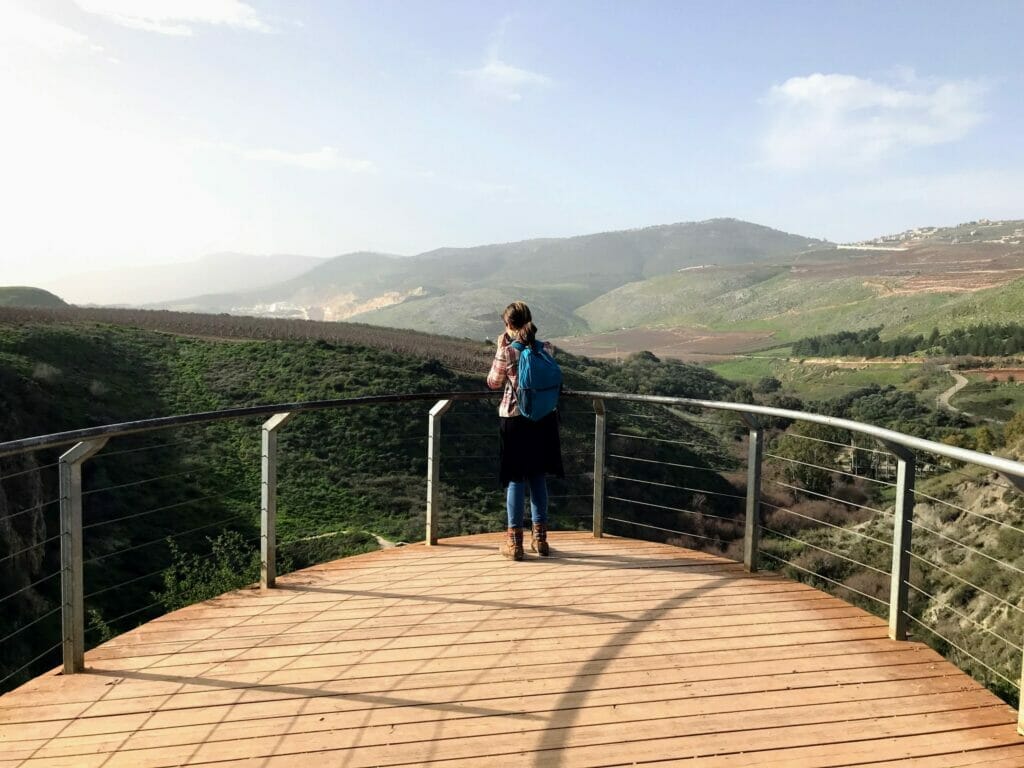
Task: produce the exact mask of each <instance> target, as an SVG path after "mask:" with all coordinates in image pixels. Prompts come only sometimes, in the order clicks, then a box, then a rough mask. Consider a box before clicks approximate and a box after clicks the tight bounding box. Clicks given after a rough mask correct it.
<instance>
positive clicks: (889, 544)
mask: <svg viewBox="0 0 1024 768" xmlns="http://www.w3.org/2000/svg"><path fill="white" fill-rule="evenodd" d="M761 504H763V505H764V506H766V507H771V508H772V509H777V510H779V511H780V512H785V513H786V514H789V515H794V516H796V517H800V518H803V519H804V520H810V521H811V522H814V523H817V524H818V525H824V526H826V527H827V528H834V529H835V530H837V531H842V532H843V533H852V534H853V535H854V536H859V537H860V538H862V539H866V540H868V541H873V542H875V543H877V544H882V545H883V546H886V547H892V542H891V541H885V540H884V539H877V538H875V537H874V536H870V535H868V534H866V533H861V532H860V531H855V530H853V529H852V528H844V527H843V526H841V525H836V524H835V523H830V522H827V521H825V520H819V519H818V518H817V517H811V516H810V515H805V514H802V513H800V512H795V511H793V510H792V509H787V508H786V507H780V506H778V505H777V504H770V503H769V502H767V501H764V500H763V499H762V500H761Z"/></svg>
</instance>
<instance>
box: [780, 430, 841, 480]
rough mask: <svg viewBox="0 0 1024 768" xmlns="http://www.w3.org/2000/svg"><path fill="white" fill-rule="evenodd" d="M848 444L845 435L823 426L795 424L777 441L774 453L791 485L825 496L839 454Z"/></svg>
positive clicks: (832, 477)
mask: <svg viewBox="0 0 1024 768" xmlns="http://www.w3.org/2000/svg"><path fill="white" fill-rule="evenodd" d="M847 443H849V436H848V434H847V433H846V432H844V431H842V430H839V429H836V428H835V427H828V426H825V425H824V424H808V423H806V422H802V423H800V424H797V425H796V426H795V427H793V429H792V430H791V431H790V432H788V433H787V434H785V435H783V436H782V438H781V439H780V440H779V443H778V447H777V448H776V453H777V454H778V455H779V456H782V457H784V458H787V459H792V461H789V462H784V463H785V469H783V475H784V476H785V477H786V479H787V480H789V481H790V482H791V483H793V484H796V485H801V486H803V487H804V488H806V489H807V490H809V491H813V492H815V493H828V492H829V491H831V490H832V483H833V479H834V477H835V475H834V474H833V472H834V470H835V469H836V468H837V467H836V463H837V460H838V459H839V454H840V452H841V451H842V450H844V449H845V446H846V444H847Z"/></svg>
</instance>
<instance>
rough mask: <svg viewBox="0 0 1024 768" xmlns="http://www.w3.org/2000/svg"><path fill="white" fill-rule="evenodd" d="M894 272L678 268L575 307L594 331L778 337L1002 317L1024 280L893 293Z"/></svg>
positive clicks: (944, 326) (1020, 306)
mask: <svg viewBox="0 0 1024 768" xmlns="http://www.w3.org/2000/svg"><path fill="white" fill-rule="evenodd" d="M897 287H898V286H897V282H896V280H895V279H893V278H885V277H879V278H873V279H870V280H867V279H865V277H864V276H850V277H843V276H840V277H835V278H828V277H821V278H816V279H810V278H808V277H806V276H804V275H803V274H802V273H801V272H800V271H799V270H798V269H796V268H793V267H748V268H735V269H709V270H691V271H685V272H677V273H675V274H673V275H666V276H663V277H659V278H654V279H651V280H646V281H643V282H639V283H633V284H630V285H626V286H623V287H622V288H619V289H617V290H614V291H611V292H609V293H607V294H605V295H604V296H601V297H600V298H598V299H596V300H594V301H592V302H590V303H589V304H586V305H585V306H583V307H581V308H580V309H579V310H578V311H577V314H579V315H580V316H581V317H582V318H583V319H584V320H585V321H586V322H587V323H588V324H589V325H590V327H591V328H593V329H595V330H613V329H616V328H620V327H631V326H636V325H646V326H655V327H673V326H684V327H702V328H709V329H712V330H717V331H724V330H749V331H766V330H767V331H773V332H774V334H775V337H774V338H775V339H776V340H777V341H779V342H785V341H793V340H796V339H799V338H803V337H805V336H811V335H817V334H824V333H835V332H838V331H842V330H862V329H866V328H872V327H876V326H882V327H883V328H884V332H883V333H884V335H885V336H886V337H888V336H895V335H897V334H899V333H911V332H913V333H922V332H923V333H927V332H928V331H930V330H931V328H933V327H935V326H938V327H939V328H940V329H941V330H949V329H951V328H956V327H964V326H967V325H971V324H976V323H984V322H989V323H996V322H1006V321H1007V320H1008V319H1012V318H1016V317H1020V316H1021V315H1022V313H1024V280H1017V281H1015V282H1012V283H1008V284H1006V285H1002V286H998V287H994V288H989V289H985V290H980V291H976V292H971V293H963V292H940V291H928V292H924V291H922V292H919V293H908V292H903V291H898V290H896V289H897Z"/></svg>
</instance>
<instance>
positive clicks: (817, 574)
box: [761, 550, 889, 605]
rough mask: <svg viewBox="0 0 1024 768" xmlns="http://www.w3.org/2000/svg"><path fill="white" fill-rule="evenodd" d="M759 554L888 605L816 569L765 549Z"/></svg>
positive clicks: (886, 603)
mask: <svg viewBox="0 0 1024 768" xmlns="http://www.w3.org/2000/svg"><path fill="white" fill-rule="evenodd" d="M761 554H762V555H764V556H765V557H770V558H771V559H772V560H776V561H778V562H780V563H784V564H786V565H788V566H789V567H791V568H796V569H797V570H798V571H803V572H804V573H806V574H808V575H809V576H814V577H816V578H819V579H822V580H824V581H827V582H828V583H829V584H834V585H835V586H837V587H840V588H842V589H848V590H850V591H851V592H854V593H856V594H858V595H860V596H861V597H866V598H867V599H868V600H874V601H875V602H876V603H880V604H881V605H888V604H889V603H888V602H886V601H885V600H880V599H879V598H877V597H875V596H874V595H869V594H867V593H866V592H861V591H860V590H859V589H855V588H853V587H851V586H848V585H846V584H843V583H842V582H841V581H836V580H835V579H830V578H829V577H828V576H822V575H821V574H820V573H818V572H816V571H812V570H809V569H807V568H804V567H802V566H799V565H797V564H796V563H793V562H790V561H789V560H783V559H782V558H781V557H777V556H776V555H773V554H772V553H771V552H765V551H763V550H762V551H761Z"/></svg>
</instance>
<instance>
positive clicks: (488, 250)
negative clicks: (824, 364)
mask: <svg viewBox="0 0 1024 768" xmlns="http://www.w3.org/2000/svg"><path fill="white" fill-rule="evenodd" d="M1022 243H1024V222H1022V221H997V222H992V221H988V220H984V219H983V220H980V221H973V222H966V223H963V224H959V225H956V226H954V227H923V228H918V229H913V230H908V231H906V232H902V233H899V234H896V235H886V236H881V237H878V238H874V239H872V240H866V241H863V242H861V243H857V244H853V245H836V244H834V243H830V242H828V241H825V240H820V239H816V238H810V237H805V236H801V235H796V234H790V233H786V232H781V231H779V230H775V229H771V228H769V227H765V226H761V225H758V224H752V223H749V222H744V221H739V220H736V219H711V220H708V221H701V222H689V223H678V224H668V225H661V226H653V227H645V228H641V229H633V230H625V231H618V232H604V233H597V234H590V235H582V236H578V237H568V238H544V239H533V240H524V241H520V242H513V243H504V244H492V245H483V246H477V247H471V248H440V249H437V250H433V251H428V252H426V253H421V254H417V255H414V256H396V255H393V254H385V253H374V252H366V251H361V252H356V253H348V254H344V255H341V256H337V257H335V258H332V259H311V258H305V257H298V256H273V257H271V256H263V257H257V256H246V255H244V254H227V255H225V254H221V255H219V256H214V257H209V258H207V259H205V260H203V261H200V262H196V263H195V264H192V265H176V266H174V267H173V268H172V267H170V266H163V267H158V268H152V269H151V270H150V271H148V272H147V271H146V270H145V269H143V268H141V267H140V268H137V269H136V270H134V271H132V270H129V271H127V272H122V273H119V274H118V275H117V276H114V275H102V274H99V273H97V274H96V275H94V278H95V280H98V281H99V282H100V283H102V282H104V281H106V282H107V283H109V285H108V286H107V287H106V290H107V291H108V293H107V294H105V295H108V296H116V298H117V299H118V300H117V301H116V302H115V301H111V300H108V301H106V302H101V301H99V298H100V294H96V293H93V294H91V295H90V296H91V299H90V300H92V301H96V302H97V303H108V304H110V303H119V304H133V305H135V306H140V305H141V306H144V307H147V308H153V309H171V310H178V311H188V312H207V313H218V314H220V313H227V314H236V315H251V316H263V317H285V318H301V319H309V320H328V321H335V320H352V321H357V322H363V323H368V324H372V325H382V326H389V327H394V328H410V329H416V330H422V331H428V332H432V333H439V334H445V335H450V336H458V337H465V338H471V339H484V338H492V337H493V336H494V335H496V334H497V333H498V332H500V330H501V322H500V320H499V317H498V315H499V313H500V311H501V309H502V308H503V307H504V306H505V305H506V304H507V303H508V302H509V301H511V300H513V299H523V300H525V301H527V302H528V303H529V304H530V305H531V307H533V309H534V314H535V316H536V317H537V320H538V324H539V325H540V326H541V330H542V333H543V334H544V335H545V336H546V337H548V338H556V339H557V340H558V341H559V343H560V344H562V345H563V346H566V347H567V348H569V349H574V350H575V351H579V352H582V353H585V354H591V355H612V354H615V355H617V354H618V353H619V352H629V351H636V350H638V349H655V348H657V349H660V350H665V351H666V353H669V354H673V355H680V356H685V353H687V352H696V353H702V352H701V351H702V350H703V351H707V350H713V351H715V352H723V353H730V352H738V351H748V350H751V349H757V348H764V347H765V346H771V345H772V344H774V343H782V342H786V341H789V340H792V339H796V338H800V337H802V336H806V335H808V334H816V333H829V332H835V331H838V330H849V329H859V328H867V327H873V326H878V325H881V326H883V327H884V328H885V329H886V332H887V333H897V332H904V331H919V330H922V329H923V330H925V331H928V330H930V328H931V327H932V326H939V327H940V328H943V329H948V328H950V327H953V326H957V325H966V324H969V323H971V322H980V321H989V320H995V321H1000V320H1005V319H1006V318H1007V317H1008V316H1011V315H1012V316H1017V315H1018V314H1020V313H1021V312H1024V245H1022ZM172 272H173V273H174V274H175V278H174V279H173V280H172V279H171V277H170V275H171V273H172ZM76 280H77V281H78V283H77V286H78V287H77V292H67V291H65V292H64V293H63V295H64V296H65V298H70V299H72V300H74V299H75V298H76V297H77V296H78V295H80V294H82V293H84V292H85V291H86V290H87V287H88V286H89V285H94V284H95V283H90V282H89V281H85V280H83V279H82V278H81V277H79V278H76ZM161 281H162V282H161ZM140 285H141V286H142V287H140ZM118 286H120V287H119V288H118ZM146 286H149V287H148V288H147V287H146ZM187 286H197V287H200V288H201V290H198V291H196V292H195V293H194V294H193V295H191V296H187V294H182V293H180V291H181V290H182V288H183V287H187ZM210 286H219V287H221V289H222V292H218V293H211V292H209V291H208V288H209V287H210ZM50 287H54V286H50ZM69 290H70V289H69ZM57 292H59V291H57ZM158 294H159V298H157V299H153V298H152V297H153V296H154V295H158ZM181 295H186V296H187V297H186V298H174V296H181Z"/></svg>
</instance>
